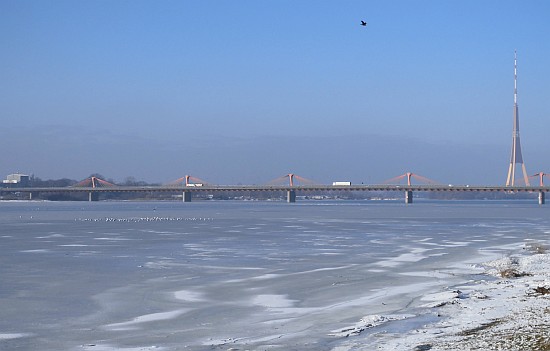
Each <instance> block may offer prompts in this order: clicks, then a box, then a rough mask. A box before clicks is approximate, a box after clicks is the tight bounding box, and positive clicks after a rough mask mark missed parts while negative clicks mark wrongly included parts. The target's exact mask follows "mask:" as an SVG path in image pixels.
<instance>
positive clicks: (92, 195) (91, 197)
mask: <svg viewBox="0 0 550 351" xmlns="http://www.w3.org/2000/svg"><path fill="white" fill-rule="evenodd" d="M98 200H99V194H98V193H95V192H93V191H90V192H88V201H89V202H92V201H98Z"/></svg>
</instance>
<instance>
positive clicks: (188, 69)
mask: <svg viewBox="0 0 550 351" xmlns="http://www.w3.org/2000/svg"><path fill="white" fill-rule="evenodd" d="M549 15H550V2H547V1H545V0H534V1H528V2H517V1H511V0H504V1H500V0H498V1H497V0H487V1H476V0H466V1H437V0H420V1H406V0H396V1H382V0H379V1H346V2H336V1H316V2H314V3H313V2H306V1H289V0H281V1H262V2H259V1H253V0H242V1H232V2H220V1H210V0H205V1H187V0H182V1H162V2H157V1H152V0H148V1H144V0H135V1H130V0H120V1H116V2H113V1H107V0H98V1H89V2H84V1H81V2H74V1H68V0H67V1H65V0H63V1H61V0H60V1H39V0H22V1H21V0H4V1H2V2H0V42H1V43H2V46H1V48H2V49H1V50H2V65H0V113H1V114H2V126H1V127H0V140H2V148H3V150H2V151H3V152H2V156H1V157H0V178H1V177H4V176H5V175H6V174H9V173H14V172H22V173H27V174H34V175H36V176H38V177H40V178H42V179H55V178H63V177H67V178H72V179H83V178H85V177H87V176H88V175H90V174H92V173H100V174H103V175H105V176H106V177H109V178H112V179H115V180H123V179H124V178H125V177H128V176H133V177H135V178H136V179H139V180H145V181H149V182H168V181H171V180H174V179H177V178H179V177H181V176H183V175H185V174H191V175H194V176H197V177H199V178H202V179H205V180H207V181H209V182H211V183H216V184H238V183H242V184H262V183H266V182H268V181H270V180H271V179H274V178H277V177H279V176H281V175H283V174H286V173H289V172H292V173H295V174H299V175H301V176H303V177H306V178H310V179H314V180H316V181H319V182H323V183H329V182H331V181H334V180H346V181H348V180H349V181H352V182H354V183H359V182H364V183H379V182H382V181H384V180H385V179H389V178H392V177H394V176H396V175H399V174H402V173H404V172H407V171H411V172H415V173H418V174H421V175H423V176H426V177H428V178H431V179H435V180H438V181H441V182H442V183H453V184H503V183H504V182H505V180H506V172H507V169H508V164H509V161H510V147H511V139H512V138H511V134H512V118H513V115H512V112H513V110H512V107H513V58H514V50H517V52H518V94H519V98H518V102H519V111H520V122H521V129H520V132H521V143H522V151H523V157H524V161H525V164H526V167H527V170H528V172H529V173H530V174H534V173H537V172H540V171H544V172H549V173H550V159H549V157H548V153H547V152H546V150H548V149H549V148H550V138H547V132H546V131H547V130H548V127H549V126H550V120H549V119H548V117H549V116H550V99H548V96H550V85H549V84H548V82H549V81H550V66H549V65H548V62H550V43H549V41H548V37H550V23H549V21H548V16H549ZM361 20H365V21H366V22H368V25H367V26H366V27H363V26H361V25H360V22H361Z"/></svg>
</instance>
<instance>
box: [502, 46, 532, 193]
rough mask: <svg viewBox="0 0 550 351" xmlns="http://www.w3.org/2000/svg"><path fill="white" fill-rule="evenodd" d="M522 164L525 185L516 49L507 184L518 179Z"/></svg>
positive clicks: (525, 174)
mask: <svg viewBox="0 0 550 351" xmlns="http://www.w3.org/2000/svg"><path fill="white" fill-rule="evenodd" d="M518 163H519V164H521V169H522V171H523V180H524V181H525V185H526V186H529V178H528V176H527V171H526V170H525V163H523V157H522V155H521V143H520V139H519V108H518V64H517V51H516V50H514V129H513V131H512V154H511V156H510V167H509V168H508V178H507V180H506V186H514V185H515V179H516V164H518Z"/></svg>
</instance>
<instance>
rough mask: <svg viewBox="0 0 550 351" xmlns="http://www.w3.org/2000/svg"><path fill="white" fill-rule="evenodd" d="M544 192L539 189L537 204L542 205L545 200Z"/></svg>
mask: <svg viewBox="0 0 550 351" xmlns="http://www.w3.org/2000/svg"><path fill="white" fill-rule="evenodd" d="M545 198H546V193H545V192H544V191H539V205H544V203H545V202H546V199H545Z"/></svg>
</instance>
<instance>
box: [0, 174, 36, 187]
mask: <svg viewBox="0 0 550 351" xmlns="http://www.w3.org/2000/svg"><path fill="white" fill-rule="evenodd" d="M2 183H3V185H4V186H7V187H22V188H23V187H27V186H29V183H30V177H29V176H28V175H26V174H19V173H15V174H8V176H7V177H6V179H4V180H3V181H2Z"/></svg>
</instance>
